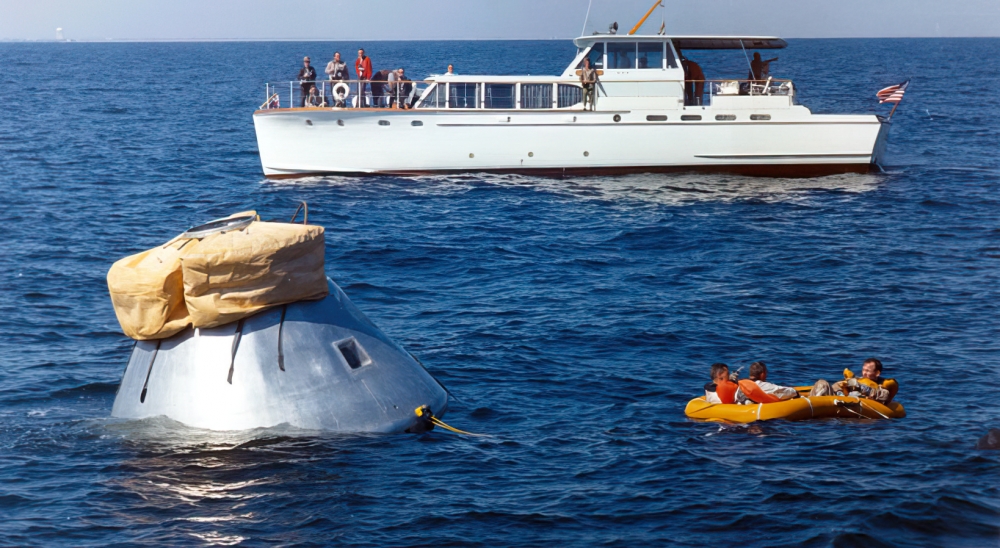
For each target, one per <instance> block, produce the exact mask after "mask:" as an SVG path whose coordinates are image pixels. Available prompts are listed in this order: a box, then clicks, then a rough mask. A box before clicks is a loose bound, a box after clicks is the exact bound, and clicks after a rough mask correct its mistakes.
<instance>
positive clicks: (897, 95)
mask: <svg viewBox="0 0 1000 548" xmlns="http://www.w3.org/2000/svg"><path fill="white" fill-rule="evenodd" d="M908 85H910V81H909V80H907V81H905V82H903V83H902V84H899V85H897V86H889V87H887V88H885V89H883V90H882V91H879V92H878V93H876V94H875V95H876V96H878V99H879V101H878V102H879V104H881V103H899V102H900V101H902V100H903V94H904V93H906V86H908Z"/></svg>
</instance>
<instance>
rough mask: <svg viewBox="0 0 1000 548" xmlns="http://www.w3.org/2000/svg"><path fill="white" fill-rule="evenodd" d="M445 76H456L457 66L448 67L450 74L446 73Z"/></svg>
mask: <svg viewBox="0 0 1000 548" xmlns="http://www.w3.org/2000/svg"><path fill="white" fill-rule="evenodd" d="M444 74H445V76H454V75H455V65H448V72H446V73H444Z"/></svg>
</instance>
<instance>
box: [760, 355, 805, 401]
mask: <svg viewBox="0 0 1000 548" xmlns="http://www.w3.org/2000/svg"><path fill="white" fill-rule="evenodd" d="M750 380H752V381H753V382H755V383H757V386H759V387H760V389H761V390H763V391H764V392H767V393H768V394H770V395H772V396H774V397H776V398H778V399H780V400H782V401H784V400H790V399H792V398H797V397H799V393H798V392H797V391H796V390H795V389H794V388H792V387H790V386H779V385H777V384H771V383H769V382H767V365H765V364H764V362H753V363H752V364H750Z"/></svg>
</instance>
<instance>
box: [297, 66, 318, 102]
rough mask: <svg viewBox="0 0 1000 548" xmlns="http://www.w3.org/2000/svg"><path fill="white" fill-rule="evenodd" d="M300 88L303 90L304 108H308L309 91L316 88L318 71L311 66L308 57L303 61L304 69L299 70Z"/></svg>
mask: <svg viewBox="0 0 1000 548" xmlns="http://www.w3.org/2000/svg"><path fill="white" fill-rule="evenodd" d="M299 87H301V88H302V106H306V97H307V96H308V95H309V89H310V88H315V87H316V69H314V68H313V67H311V66H310V65H309V58H308V57H305V58H303V59H302V68H301V69H299Z"/></svg>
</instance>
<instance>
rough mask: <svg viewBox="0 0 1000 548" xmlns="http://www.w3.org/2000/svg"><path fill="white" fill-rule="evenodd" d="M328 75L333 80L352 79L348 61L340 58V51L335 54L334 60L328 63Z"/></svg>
mask: <svg viewBox="0 0 1000 548" xmlns="http://www.w3.org/2000/svg"><path fill="white" fill-rule="evenodd" d="M326 76H327V78H329V79H330V81H331V82H343V81H344V80H348V79H350V75H349V74H348V73H347V63H344V62H343V61H341V60H340V52H339V51H338V52H336V53H334V54H333V60H332V61H330V62H329V63H327V64H326Z"/></svg>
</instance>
